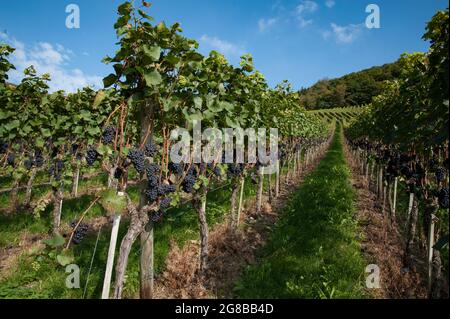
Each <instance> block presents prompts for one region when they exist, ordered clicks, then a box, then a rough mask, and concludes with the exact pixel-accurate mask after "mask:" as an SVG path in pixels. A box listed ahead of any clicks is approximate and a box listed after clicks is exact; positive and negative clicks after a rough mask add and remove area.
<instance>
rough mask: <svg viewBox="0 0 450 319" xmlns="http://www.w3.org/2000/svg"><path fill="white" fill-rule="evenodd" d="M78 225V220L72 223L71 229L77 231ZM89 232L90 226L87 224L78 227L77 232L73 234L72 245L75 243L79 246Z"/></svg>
mask: <svg viewBox="0 0 450 319" xmlns="http://www.w3.org/2000/svg"><path fill="white" fill-rule="evenodd" d="M77 223H78V222H77V221H76V220H74V221H72V222H71V223H70V227H72V229H75V226H76V225H77ZM88 230H89V225H87V224H85V223H80V225H78V228H77V229H76V230H75V233H74V234H73V237H72V243H74V244H75V245H78V244H79V243H81V241H82V240H83V239H84V237H85V236H86V234H87V232H88Z"/></svg>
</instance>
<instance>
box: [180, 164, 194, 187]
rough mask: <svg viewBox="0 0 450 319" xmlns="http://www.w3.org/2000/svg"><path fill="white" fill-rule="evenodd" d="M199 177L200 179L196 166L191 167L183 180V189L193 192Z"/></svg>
mask: <svg viewBox="0 0 450 319" xmlns="http://www.w3.org/2000/svg"><path fill="white" fill-rule="evenodd" d="M197 179H198V173H197V170H196V169H195V168H194V166H191V168H189V170H188V172H187V174H186V176H185V178H184V180H183V183H182V184H181V187H182V189H183V191H184V192H186V193H192V191H193V190H194V185H195V183H196V182H197Z"/></svg>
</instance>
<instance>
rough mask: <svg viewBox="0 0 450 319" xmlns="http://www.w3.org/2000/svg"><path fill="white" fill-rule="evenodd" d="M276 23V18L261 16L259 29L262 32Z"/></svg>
mask: <svg viewBox="0 0 450 319" xmlns="http://www.w3.org/2000/svg"><path fill="white" fill-rule="evenodd" d="M276 23H277V19H276V18H269V19H264V18H261V19H259V21H258V28H259V31H260V32H264V31H266V30H267V29H270V28H271V27H273V26H274V25H275V24H276Z"/></svg>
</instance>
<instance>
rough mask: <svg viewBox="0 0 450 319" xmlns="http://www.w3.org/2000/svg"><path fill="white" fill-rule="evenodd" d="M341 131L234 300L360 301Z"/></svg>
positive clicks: (360, 267) (359, 265) (360, 263)
mask: <svg viewBox="0 0 450 319" xmlns="http://www.w3.org/2000/svg"><path fill="white" fill-rule="evenodd" d="M342 139H343V137H342V133H341V131H340V128H337V130H336V134H335V137H334V140H333V142H332V144H331V146H330V149H329V151H328V153H327V154H326V156H325V157H324V158H323V160H322V161H321V162H320V164H319V165H318V167H317V169H316V170H315V171H314V172H313V173H311V174H310V175H309V176H308V177H307V178H306V179H305V181H304V183H303V185H302V186H301V187H300V188H299V190H298V191H297V192H296V193H295V194H294V195H293V197H292V199H291V200H290V202H289V204H288V205H287V206H286V208H285V210H284V212H282V215H281V219H280V221H279V222H278V225H277V227H276V228H275V230H274V232H273V233H272V235H271V237H270V238H269V240H268V242H267V245H266V246H265V247H264V249H263V250H262V251H261V256H260V261H259V263H258V264H256V265H255V266H250V267H249V268H247V270H246V272H245V274H244V276H243V278H242V279H241V280H240V281H239V282H238V284H237V286H236V288H235V293H236V296H237V297H239V298H363V297H364V296H365V294H364V291H363V287H362V279H363V278H362V276H363V275H364V260H363V257H362V256H361V252H360V246H359V242H358V225H357V221H356V218H355V208H354V201H355V191H354V190H353V188H352V185H351V183H350V179H349V178H350V171H349V168H348V166H347V163H346V160H345V156H344V150H343V144H342V143H343V142H342Z"/></svg>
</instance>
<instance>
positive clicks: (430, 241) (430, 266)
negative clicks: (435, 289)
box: [427, 214, 436, 294]
mask: <svg viewBox="0 0 450 319" xmlns="http://www.w3.org/2000/svg"><path fill="white" fill-rule="evenodd" d="M435 219H436V216H435V215H434V214H431V218H430V226H429V229H428V249H427V253H428V258H427V267H428V292H429V294H431V284H432V272H433V246H434V223H435Z"/></svg>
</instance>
